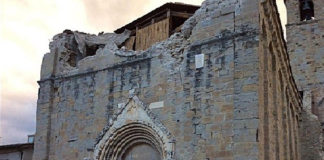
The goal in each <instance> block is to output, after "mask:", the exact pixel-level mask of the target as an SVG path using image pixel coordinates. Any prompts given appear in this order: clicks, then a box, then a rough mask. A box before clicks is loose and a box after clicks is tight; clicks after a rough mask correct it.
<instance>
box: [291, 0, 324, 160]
mask: <svg viewBox="0 0 324 160" xmlns="http://www.w3.org/2000/svg"><path fill="white" fill-rule="evenodd" d="M285 4H286V7H287V25H286V30H287V50H288V53H289V58H290V64H291V70H292V73H293V77H294V79H295V82H296V84H297V87H298V90H299V92H300V93H301V95H302V96H303V110H304V111H305V112H307V114H309V115H311V114H314V115H316V116H317V117H316V118H315V119H311V120H310V118H308V119H307V118H306V120H305V119H303V122H302V124H301V125H302V127H304V128H305V129H306V130H308V131H311V132H303V133H302V135H303V134H306V135H304V137H306V136H309V137H315V139H314V141H311V140H309V139H303V138H302V141H303V142H302V143H304V144H307V143H309V144H311V143H313V144H316V146H321V144H318V143H320V141H321V138H320V137H321V136H320V135H321V134H322V137H324V134H323V133H324V132H323V131H324V18H323V17H324V1H323V0H285ZM313 117H314V116H313ZM304 124H305V125H304ZM316 138H317V139H316ZM322 144H324V143H322ZM305 146H307V145H305ZM303 149H304V150H305V155H303V157H304V159H310V157H309V156H313V155H315V154H316V153H315V152H317V151H319V152H322V150H323V149H322V148H321V147H318V148H317V149H315V148H303Z"/></svg>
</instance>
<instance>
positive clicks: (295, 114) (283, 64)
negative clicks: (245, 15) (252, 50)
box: [259, 1, 301, 160]
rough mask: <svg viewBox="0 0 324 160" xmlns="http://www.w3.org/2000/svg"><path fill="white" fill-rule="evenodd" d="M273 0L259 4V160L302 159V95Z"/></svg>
mask: <svg viewBox="0 0 324 160" xmlns="http://www.w3.org/2000/svg"><path fill="white" fill-rule="evenodd" d="M275 5H276V4H275V2H274V1H263V2H262V3H260V17H261V19H260V26H261V35H260V49H259V51H260V72H261V73H262V74H261V76H260V86H261V88H260V95H259V96H260V111H259V118H260V134H259V135H260V136H259V137H260V143H259V148H260V154H259V159H265V160H266V159H300V155H299V145H300V144H299V134H298V130H299V129H298V127H299V124H298V123H299V119H300V117H299V113H300V109H301V108H300V107H301V101H300V98H301V97H300V96H299V94H298V92H297V89H296V85H295V83H294V81H293V79H292V74H291V71H290V65H289V63H288V62H289V61H288V55H287V51H286V48H285V42H284V40H283V35H282V31H281V26H280V20H279V19H278V11H277V9H276V6H275Z"/></svg>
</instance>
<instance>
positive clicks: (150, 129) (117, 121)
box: [94, 96, 175, 160]
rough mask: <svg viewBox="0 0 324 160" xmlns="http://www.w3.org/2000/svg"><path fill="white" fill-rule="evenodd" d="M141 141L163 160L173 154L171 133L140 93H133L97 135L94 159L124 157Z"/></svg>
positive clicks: (102, 159) (166, 159)
mask: <svg viewBox="0 0 324 160" xmlns="http://www.w3.org/2000/svg"><path fill="white" fill-rule="evenodd" d="M140 143H145V144H147V145H149V146H151V147H152V148H153V149H154V150H155V151H156V153H157V155H158V157H160V159H161V160H172V159H173V157H174V147H175V144H174V143H175V142H174V141H173V140H170V133H169V132H168V131H167V130H166V128H165V127H164V126H163V125H162V123H160V122H158V120H157V119H156V117H155V116H154V115H153V114H152V112H151V111H150V110H149V108H148V107H147V106H146V105H144V103H143V102H141V101H140V100H139V98H138V97H137V96H131V97H130V98H129V99H128V101H127V102H126V103H124V104H121V105H120V106H119V107H118V112H117V113H116V114H115V115H114V116H113V118H112V119H111V120H110V122H109V126H108V127H106V128H105V129H104V130H103V131H102V133H101V134H100V135H99V137H98V138H97V140H96V142H95V150H94V159H96V160H107V159H109V160H119V159H122V157H123V155H124V154H125V152H126V151H127V150H128V149H129V148H130V147H132V146H134V145H136V144H140Z"/></svg>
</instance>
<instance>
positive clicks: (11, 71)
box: [0, 0, 286, 145]
mask: <svg viewBox="0 0 324 160" xmlns="http://www.w3.org/2000/svg"><path fill="white" fill-rule="evenodd" d="M177 1H178V2H184V3H187V4H195V5H200V4H201V3H202V2H203V0H177ZM277 1H278V2H277V3H278V7H279V10H280V12H281V13H282V15H283V16H282V20H283V21H284V22H283V23H285V21H286V19H285V17H286V16H285V13H286V11H285V8H284V5H283V2H282V1H283V0H277ZM166 2H174V1H169V0H0V30H1V33H0V79H1V83H0V137H1V138H0V145H4V144H13V143H26V142H27V135H31V134H34V133H35V126H36V105H37V104H36V102H37V94H38V93H37V92H38V84H37V80H39V79H40V66H41V62H42V58H43V55H44V54H45V53H47V52H49V47H48V44H49V42H50V41H51V39H52V37H53V36H54V35H55V34H58V33H61V32H62V31H63V30H65V29H71V30H78V31H83V32H87V33H93V34H97V33H99V32H101V31H104V32H113V31H114V30H115V29H117V28H119V27H121V26H123V25H125V24H127V23H129V22H131V21H133V20H135V19H136V18H138V17H140V16H142V15H144V14H146V13H148V12H149V11H151V10H153V9H155V8H157V7H159V6H161V5H163V4H164V3H166Z"/></svg>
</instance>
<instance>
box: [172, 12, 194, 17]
mask: <svg viewBox="0 0 324 160" xmlns="http://www.w3.org/2000/svg"><path fill="white" fill-rule="evenodd" d="M192 15H193V14H191V13H184V12H175V11H172V12H171V16H173V17H180V18H186V19H188V18H190V17H191V16H192Z"/></svg>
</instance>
